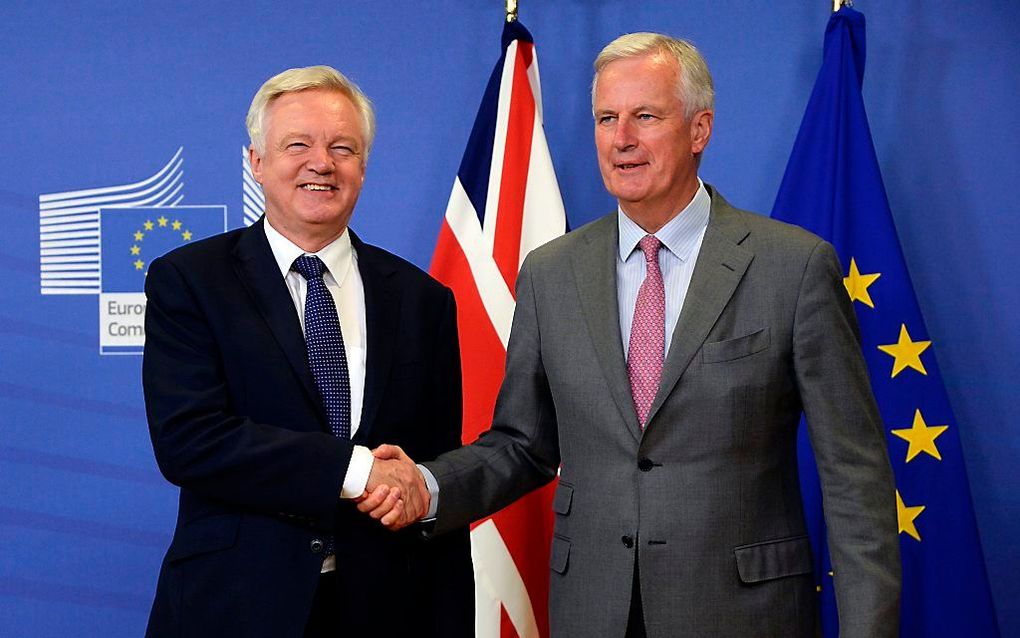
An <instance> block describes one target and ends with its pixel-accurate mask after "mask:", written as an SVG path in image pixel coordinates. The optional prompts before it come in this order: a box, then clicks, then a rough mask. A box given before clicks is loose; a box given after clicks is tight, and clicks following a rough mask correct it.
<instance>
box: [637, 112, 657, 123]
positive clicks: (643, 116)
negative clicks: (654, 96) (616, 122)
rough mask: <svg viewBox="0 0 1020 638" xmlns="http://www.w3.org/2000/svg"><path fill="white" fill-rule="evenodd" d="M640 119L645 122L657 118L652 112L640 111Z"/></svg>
mask: <svg viewBox="0 0 1020 638" xmlns="http://www.w3.org/2000/svg"><path fill="white" fill-rule="evenodd" d="M638 119H639V120H642V121H644V122H648V121H651V120H654V119H655V116H654V115H652V114H651V113H638Z"/></svg>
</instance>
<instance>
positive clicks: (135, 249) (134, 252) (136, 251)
mask: <svg viewBox="0 0 1020 638" xmlns="http://www.w3.org/2000/svg"><path fill="white" fill-rule="evenodd" d="M140 252H142V249H141V248H139V247H138V246H132V247H131V254H132V255H137V254H139V253H140Z"/></svg>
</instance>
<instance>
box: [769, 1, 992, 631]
mask: <svg viewBox="0 0 1020 638" xmlns="http://www.w3.org/2000/svg"><path fill="white" fill-rule="evenodd" d="M864 60H865V28H864V16H863V15H862V14H860V13H859V12H857V11H855V10H853V9H850V8H849V7H844V8H842V9H840V10H839V11H838V12H836V13H834V14H833V16H832V17H831V19H830V20H829V24H828V27H827V28H826V32H825V47H824V59H823V62H822V68H821V71H820V72H819V74H818V79H817V80H816V82H815V87H814V90H813V92H812V94H811V99H810V101H809V102H808V106H807V111H806V113H805V114H804V120H803V121H802V122H801V127H800V132H799V133H798V134H797V141H796V142H795V143H794V147H793V152H792V153H791V154H790V162H789V164H788V165H787V167H786V174H785V175H784V177H783V183H782V185H781V186H780V189H779V195H778V196H777V197H776V204H775V207H774V208H773V211H772V217H774V218H776V219H781V220H783V221H788V222H791V223H794V224H797V225H799V226H803V227H804V228H807V229H808V230H810V231H812V232H814V233H816V234H818V235H820V236H821V237H823V238H824V239H826V240H828V241H830V242H832V244H833V245H835V247H836V251H837V253H838V254H839V256H840V260H841V262H842V265H843V271H844V273H845V274H846V277H845V279H844V283H845V284H846V288H847V292H848V294H849V295H850V297H851V299H852V300H853V304H854V307H855V308H856V310H857V318H858V321H859V323H860V327H861V340H862V343H861V345H862V348H863V350H864V356H865V359H866V361H867V364H868V370H869V373H870V377H871V384H872V387H873V389H874V392H875V398H876V399H877V401H878V405H879V409H880V412H881V414H882V420H883V422H884V424H885V430H886V438H887V443H888V446H889V457H890V460H891V461H892V466H893V471H894V473H895V475H896V506H897V514H898V518H899V534H900V548H901V553H902V561H903V599H902V608H901V609H902V611H901V623H900V635H901V636H909V637H914V636H918V637H920V636H924V637H926V638H933V637H935V638H937V637H940V636H946V637H948V636H982V637H987V636H991V637H995V636H998V635H999V630H998V625H997V622H996V618H995V609H994V606H993V604H992V597H991V592H990V590H989V586H988V578H987V575H986V572H985V563H984V558H983V555H982V552H981V544H980V540H979V538H978V532H977V524H976V521H975V518H974V509H973V506H972V503H971V497H970V488H969V486H968V483H967V475H966V471H965V468H964V461H963V455H962V453H961V449H960V438H959V435H958V433H957V423H956V420H955V419H954V417H953V413H952V410H951V408H950V406H949V400H948V397H947V395H946V391H945V387H944V385H943V383H942V377H941V375H940V373H939V368H938V364H937V363H936V361H935V352H934V351H935V347H936V345H937V344H934V345H933V344H932V343H931V341H930V337H929V336H928V332H927V329H926V328H925V325H924V320H923V318H922V317H921V311H920V308H919V306H918V304H917V298H916V296H915V295H914V289H913V286H912V285H911V282H910V276H909V274H908V273H907V268H906V263H905V261H904V259H903V253H902V251H901V249H900V245H899V240H898V239H897V236H896V228H895V226H894V225H893V220H892V215H891V213H890V210H889V202H888V199H887V198H886V194H885V187H884V186H883V184H882V176H881V174H880V172H879V168H878V159H877V156H876V154H875V148H874V146H873V144H872V141H871V131H870V129H869V127H868V120H867V115H866V113H865V111H864V100H863V98H862V95H861V87H862V85H863V80H864ZM799 445H800V450H799V456H800V462H801V466H800V467H801V481H802V484H803V487H804V498H805V514H806V516H807V518H808V527H809V530H810V534H811V537H812V544H813V547H814V548H815V554H816V556H815V558H816V561H815V565H816V569H815V573H816V578H817V583H818V590H819V595H820V596H821V603H822V626H823V631H824V634H825V635H826V636H836V635H837V634H838V623H837V616H836V605H835V598H834V596H833V579H834V578H835V580H836V581H838V579H839V575H838V574H835V575H833V574H832V571H831V570H832V568H831V567H830V565H829V559H828V553H827V551H826V546H825V527H824V521H823V519H822V511H821V509H822V508H821V494H820V490H819V487H818V476H817V472H816V469H815V466H814V457H813V456H812V454H811V452H810V446H809V443H808V441H807V437H806V436H805V435H804V428H801V438H800V442H799Z"/></svg>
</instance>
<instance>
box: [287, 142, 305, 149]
mask: <svg viewBox="0 0 1020 638" xmlns="http://www.w3.org/2000/svg"><path fill="white" fill-rule="evenodd" d="M287 148H294V149H299V148H308V145H307V144H305V143H304V142H291V143H290V144H288V145H287Z"/></svg>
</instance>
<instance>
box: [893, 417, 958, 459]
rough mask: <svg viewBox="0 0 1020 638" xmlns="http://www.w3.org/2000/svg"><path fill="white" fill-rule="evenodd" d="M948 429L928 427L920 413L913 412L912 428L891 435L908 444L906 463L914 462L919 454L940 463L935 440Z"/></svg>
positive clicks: (895, 431) (943, 426)
mask: <svg viewBox="0 0 1020 638" xmlns="http://www.w3.org/2000/svg"><path fill="white" fill-rule="evenodd" d="M948 429H949V426H948V425H928V424H927V423H925V422H924V417H923V416H921V411H920V410H915V411H914V424H913V426H912V427H909V428H904V429H902V430H893V431H892V433H893V434H895V435H896V436H898V437H900V438H901V439H903V440H904V441H906V442H907V443H909V444H910V446H909V447H908V448H907V461H906V462H907V463H910V462H911V461H912V460H914V457H915V456H917V455H918V454H920V453H921V452H924V453H926V454H928V455H930V456H933V457H935V458H936V459H938V460H940V461H941V460H942V455H941V454H939V449H938V447H936V446H935V439H937V438H939V435H941V434H942V433H943V432H945V431H946V430H948Z"/></svg>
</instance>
